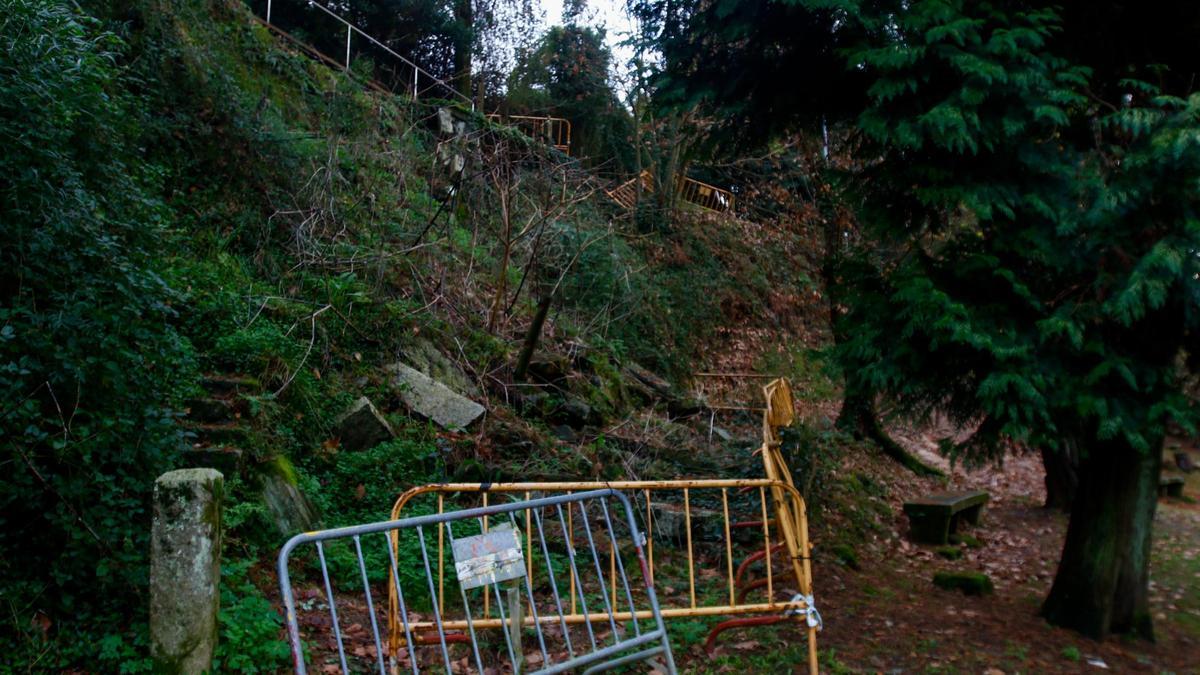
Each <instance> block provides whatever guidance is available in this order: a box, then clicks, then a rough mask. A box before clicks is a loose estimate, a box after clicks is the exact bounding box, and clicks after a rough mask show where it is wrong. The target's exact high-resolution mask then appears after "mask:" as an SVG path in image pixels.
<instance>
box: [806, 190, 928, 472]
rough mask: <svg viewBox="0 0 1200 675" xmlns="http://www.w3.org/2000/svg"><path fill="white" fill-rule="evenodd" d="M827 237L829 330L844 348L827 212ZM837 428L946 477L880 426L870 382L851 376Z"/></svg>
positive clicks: (836, 255)
mask: <svg viewBox="0 0 1200 675" xmlns="http://www.w3.org/2000/svg"><path fill="white" fill-rule="evenodd" d="M824 217H825V226H824V228H823V230H822V232H823V234H824V242H823V244H824V247H825V251H824V255H823V258H822V260H821V278H822V280H823V281H824V282H825V300H826V302H827V303H828V309H829V329H830V332H831V333H833V342H834V344H835V345H840V344H842V342H843V341H844V340H845V333H844V331H843V330H842V329H841V317H840V304H841V303H840V299H841V297H842V295H841V282H840V280H839V278H838V265H839V264H840V261H841V254H840V248H839V247H840V246H841V241H840V235H841V228H840V227H838V224H837V219H836V216H835V215H833V214H829V213H826V214H824ZM837 428H838V429H840V430H841V431H845V432H847V433H850V434H851V435H853V436H854V437H855V438H862V439H866V440H869V441H871V442H872V443H874V444H875V445H877V446H878V447H879V449H880V450H882V451H883V453H884V454H885V455H887V456H888V457H891V458H892V459H894V460H896V461H897V462H899V463H900V464H901V465H902V466H904V467H905V468H906V469H908V470H910V471H912V472H913V473H915V474H917V475H918V476H943V475H945V474H943V473H942V472H941V471H939V470H937V469H935V468H933V467H931V466H929V465H927V464H925V463H924V462H922V461H921V460H919V459H917V458H916V457H915V456H913V455H912V454H910V453H909V452H908V451H907V450H905V449H904V448H903V447H902V446H901V445H900V444H899V443H897V442H896V441H895V440H893V439H892V437H891V436H888V434H887V432H886V431H884V430H883V427H882V426H881V425H880V424H879V415H878V413H877V411H876V410H875V392H874V391H872V390H871V388H870V387H869V386H867V385H866V383H864V382H861V381H859V380H858V378H855V377H853V376H852V375H850V374H847V375H846V377H845V386H844V387H843V389H842V410H841V412H840V413H838V419H837Z"/></svg>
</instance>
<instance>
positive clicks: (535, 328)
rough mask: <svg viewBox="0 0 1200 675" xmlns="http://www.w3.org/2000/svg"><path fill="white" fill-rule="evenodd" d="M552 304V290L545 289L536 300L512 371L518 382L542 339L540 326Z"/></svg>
mask: <svg viewBox="0 0 1200 675" xmlns="http://www.w3.org/2000/svg"><path fill="white" fill-rule="evenodd" d="M552 304H554V292H553V291H547V292H546V294H545V295H544V296H542V299H541V300H540V301H539V302H538V306H537V312H536V313H535V314H534V315H533V322H532V323H530V324H529V331H528V332H526V333H525V344H523V345H521V355H520V356H518V357H517V368H516V370H514V371H513V379H514V380H516V381H518V382H520V381H521V380H524V379H525V371H527V370H528V369H529V361H530V359H532V358H533V352H534V351H535V350H537V346H538V342H539V341H540V340H541V339H542V327H543V326H545V325H546V316H547V315H548V314H549V313H550V305H552Z"/></svg>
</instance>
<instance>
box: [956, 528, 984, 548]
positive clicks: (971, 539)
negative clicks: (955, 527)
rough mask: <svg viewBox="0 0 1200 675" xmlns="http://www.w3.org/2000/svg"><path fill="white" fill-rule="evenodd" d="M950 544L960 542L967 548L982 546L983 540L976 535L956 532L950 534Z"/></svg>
mask: <svg viewBox="0 0 1200 675" xmlns="http://www.w3.org/2000/svg"><path fill="white" fill-rule="evenodd" d="M950 543H951V544H962V545H964V546H966V547H967V548H983V542H982V541H979V538H978V537H975V536H972V535H969V534H964V533H962V532H957V533H954V534H951V535H950Z"/></svg>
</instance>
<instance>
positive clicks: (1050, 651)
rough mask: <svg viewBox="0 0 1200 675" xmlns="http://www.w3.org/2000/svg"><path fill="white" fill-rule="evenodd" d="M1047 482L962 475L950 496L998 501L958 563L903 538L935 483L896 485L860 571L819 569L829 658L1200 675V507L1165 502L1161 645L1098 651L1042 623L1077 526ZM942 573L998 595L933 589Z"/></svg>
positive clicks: (1013, 473) (1158, 605) (1034, 461)
mask: <svg viewBox="0 0 1200 675" xmlns="http://www.w3.org/2000/svg"><path fill="white" fill-rule="evenodd" d="M898 435H899V436H900V437H901V440H902V441H903V442H905V444H906V445H908V446H909V448H910V450H913V451H917V452H919V453H920V454H921V455H922V457H923V458H924V459H926V460H928V461H930V462H932V463H937V464H939V465H941V466H942V467H943V468H948V467H947V466H946V464H945V462H944V461H943V460H942V459H941V458H940V457H937V456H936V455H932V453H930V452H928V450H929V448H928V447H925V444H924V442H922V441H920V439H914V438H911V437H910V438H904V437H903V434H898ZM1042 477H1043V475H1042V470H1041V464H1040V460H1039V458H1038V457H1036V456H1033V455H1028V456H1023V457H1016V458H1010V459H1009V460H1008V461H1007V462H1006V465H1005V468H1004V469H1003V470H996V469H984V470H980V471H975V472H967V471H964V470H962V469H961V468H955V469H953V471H952V472H951V474H950V478H949V484H950V486H952V487H955V488H967V487H970V488H982V489H986V490H988V491H989V493H991V495H992V502H991V504H990V505H989V509H988V512H987V516H986V518H985V520H984V522H983V524H982V525H981V526H980V527H978V528H975V529H974V530H972V532H971V533H972V534H973V535H974V536H976V537H977V538H978V539H979V540H980V542H981V544H982V546H980V547H978V548H967V547H963V555H962V558H961V559H959V560H954V561H951V560H947V559H944V558H943V557H941V556H940V555H938V553H936V552H935V548H934V547H929V546H919V545H915V544H911V543H909V542H908V541H907V540H906V539H905V538H904V533H905V531H906V529H907V522H906V519H905V517H904V516H903V513H902V511H901V508H900V506H901V502H902V501H903V499H904V498H905V497H907V496H910V495H915V494H918V493H922V492H925V491H928V490H931V489H934V488H935V487H936V482H935V481H925V480H916V479H908V480H905V479H903V478H902V477H896V478H895V479H893V482H892V483H891V485H890V487H891V490H890V494H891V499H890V500H889V506H891V507H892V512H893V514H895V516H894V517H893V518H892V520H891V522H890V523H889V528H888V531H887V532H885V533H884V534H882V535H881V536H880V537H879V538H878V539H877V540H876V541H874V542H870V543H869V544H868V546H866V547H865V550H864V551H861V552H860V566H861V571H853V570H851V569H849V568H847V567H844V566H841V565H837V564H833V565H830V564H824V565H822V566H821V567H820V568H819V572H818V575H819V576H818V580H817V583H818V587H819V588H820V589H821V597H823V598H824V602H823V608H824V610H823V613H824V614H825V618H826V630H825V631H824V632H823V633H822V635H821V645H822V649H823V650H832V651H833V653H834V654H836V659H837V661H838V663H840V664H842V665H844V666H846V667H847V668H849V669H851V670H855V671H873V672H975V673H980V672H987V673H992V674H993V675H994V674H995V673H996V672H998V671H999V672H1005V673H1014V672H1032V673H1075V672H1083V671H1100V670H1104V669H1108V670H1112V671H1114V672H1154V673H1161V672H1175V673H1200V557H1198V553H1197V551H1198V549H1200V507H1198V506H1197V505H1196V504H1195V503H1186V502H1183V501H1179V500H1163V501H1161V502H1160V506H1159V512H1158V516H1157V518H1156V521H1155V545H1154V558H1153V563H1152V570H1151V577H1152V597H1151V603H1152V611H1153V612H1154V617H1155V623H1156V630H1157V637H1158V643H1157V644H1149V643H1144V642H1126V641H1122V640H1120V639H1109V640H1106V641H1104V642H1095V641H1091V640H1088V639H1086V638H1082V637H1080V636H1078V635H1076V634H1074V633H1071V632H1069V631H1065V630H1061V629H1058V628H1053V627H1050V626H1048V625H1047V624H1046V623H1045V622H1044V621H1042V620H1041V619H1040V618H1039V617H1038V616H1037V611H1038V608H1039V606H1040V603H1041V600H1042V598H1044V597H1045V595H1046V593H1047V591H1048V590H1049V587H1050V583H1051V581H1052V580H1053V575H1054V571H1055V566H1056V564H1057V560H1058V556H1059V553H1060V551H1061V547H1062V541H1063V537H1064V535H1065V532H1066V523H1067V519H1066V517H1065V516H1064V515H1062V514H1058V513H1053V512H1049V511H1046V510H1045V509H1042V508H1041V506H1040V504H1041V502H1042V499H1043V497H1044V488H1043V484H1042ZM1198 483H1200V476H1197V475H1193V477H1192V478H1191V479H1190V481H1189V486H1188V490H1189V491H1190V492H1191V494H1200V484H1198ZM818 542H819V540H818ZM941 570H955V571H981V572H985V573H987V574H988V575H989V577H990V578H991V579H992V581H993V583H994V584H995V587H996V591H995V593H994V594H993V595H991V596H987V597H983V598H978V597H966V596H964V595H962V594H959V593H956V592H949V591H944V590H940V589H938V588H936V587H934V586H933V584H932V583H931V579H932V577H933V575H934V573H935V572H937V571H941Z"/></svg>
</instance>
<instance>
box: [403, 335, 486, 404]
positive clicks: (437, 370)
mask: <svg viewBox="0 0 1200 675" xmlns="http://www.w3.org/2000/svg"><path fill="white" fill-rule="evenodd" d="M404 358H405V360H406V361H407V362H408V364H409V365H410V366H412V367H413V368H415V369H417V370H419V371H421V372H422V373H425V374H426V375H428V376H429V377H431V378H433V379H435V380H437V381H438V382H441V383H442V384H444V385H446V386H447V387H450V388H451V389H453V390H454V391H456V392H458V393H460V394H462V395H463V396H466V397H467V398H478V397H479V396H481V394H480V392H479V387H477V386H475V383H474V382H472V381H471V378H469V377H467V374H466V373H464V372H463V370H462V368H459V367H458V364H457V363H455V362H454V361H451V360H450V359H449V358H448V357H447V356H446V355H445V354H443V353H442V352H441V351H439V350H438V348H437V347H435V346H434V344H433V343H432V342H430V341H429V340H421V339H418V340H416V341H415V342H413V343H412V344H411V345H410V346H408V347H405V348H404Z"/></svg>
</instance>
